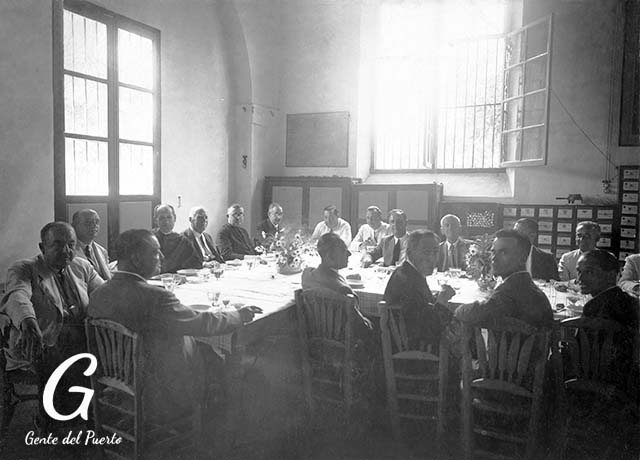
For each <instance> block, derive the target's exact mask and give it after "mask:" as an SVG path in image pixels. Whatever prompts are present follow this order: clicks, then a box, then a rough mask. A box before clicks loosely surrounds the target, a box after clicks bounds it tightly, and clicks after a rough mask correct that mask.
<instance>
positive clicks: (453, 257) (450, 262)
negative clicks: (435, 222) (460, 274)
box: [438, 214, 469, 272]
mask: <svg viewBox="0 0 640 460" xmlns="http://www.w3.org/2000/svg"><path fill="white" fill-rule="evenodd" d="M461 227H462V225H461V224H460V219H459V218H458V216H456V215H453V214H447V215H446V216H444V217H443V218H442V219H440V231H441V232H442V234H443V235H444V237H445V240H444V241H443V242H442V243H440V250H439V251H438V271H441V272H445V271H447V270H449V269H450V268H459V269H461V270H466V269H467V261H466V257H467V251H468V250H469V244H468V243H467V242H466V241H465V240H463V239H462V238H460V229H461Z"/></svg>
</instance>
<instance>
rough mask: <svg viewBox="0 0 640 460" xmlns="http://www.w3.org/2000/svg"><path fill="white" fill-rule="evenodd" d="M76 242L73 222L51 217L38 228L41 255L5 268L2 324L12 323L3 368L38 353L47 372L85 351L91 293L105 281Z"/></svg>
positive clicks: (23, 363) (23, 364) (24, 363)
mask: <svg viewBox="0 0 640 460" xmlns="http://www.w3.org/2000/svg"><path fill="white" fill-rule="evenodd" d="M75 246H76V234H75V232H74V230H73V227H71V225H69V224H67V223H66V222H50V223H48V224H47V225H45V226H44V227H43V228H42V230H41V231H40V244H39V247H40V251H41V254H39V255H37V256H35V257H33V258H31V259H23V260H19V261H17V262H15V263H14V264H13V265H11V267H10V268H9V271H8V274H7V284H6V287H5V294H4V297H3V298H2V302H1V303H0V323H2V322H4V323H5V325H6V324H7V323H8V324H9V326H10V328H9V337H8V345H9V346H8V348H7V349H5V354H6V358H7V370H16V369H24V370H29V369H32V364H33V362H34V360H35V359H37V358H40V357H41V356H42V357H43V364H44V369H43V371H44V372H45V374H49V373H50V372H52V371H53V370H54V369H55V368H56V367H57V366H58V365H59V364H60V363H61V362H62V361H64V360H65V359H67V358H69V357H70V356H73V355H75V354H77V353H81V352H83V351H84V350H85V337H84V327H83V323H82V321H83V320H84V318H85V316H86V310H87V305H88V304H89V294H91V293H92V292H93V291H94V290H95V289H96V288H97V287H98V286H100V285H101V284H102V283H103V282H104V280H103V279H102V278H100V275H98V273H97V272H96V271H95V269H94V268H93V266H92V265H91V264H90V263H89V262H88V261H87V260H86V259H83V258H80V257H74V254H75V253H74V249H75ZM72 383H74V382H72ZM75 384H78V382H77V381H76V382H75Z"/></svg>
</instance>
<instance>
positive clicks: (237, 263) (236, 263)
mask: <svg viewBox="0 0 640 460" xmlns="http://www.w3.org/2000/svg"><path fill="white" fill-rule="evenodd" d="M225 264H226V265H229V266H231V267H234V266H235V267H239V266H240V265H242V261H241V260H240V259H233V260H227V261H226V262H225Z"/></svg>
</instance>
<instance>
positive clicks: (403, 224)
mask: <svg viewBox="0 0 640 460" xmlns="http://www.w3.org/2000/svg"><path fill="white" fill-rule="evenodd" d="M389 229H390V230H391V235H389V236H385V237H384V238H382V240H380V243H378V246H376V248H375V249H374V250H373V251H371V252H369V253H367V254H365V255H364V257H363V258H362V265H363V266H364V267H365V268H366V267H368V266H369V265H371V264H372V263H373V262H375V261H376V260H378V259H379V258H380V257H382V264H383V265H384V266H385V267H389V266H394V265H397V264H399V263H402V262H404V261H405V259H406V256H407V242H408V241H409V234H408V233H407V215H406V214H405V213H404V211H403V210H402V209H392V210H391V211H389Z"/></svg>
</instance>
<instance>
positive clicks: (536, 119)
mask: <svg viewBox="0 0 640 460" xmlns="http://www.w3.org/2000/svg"><path fill="white" fill-rule="evenodd" d="M546 108H547V94H546V92H544V93H536V94H532V95H531V96H526V97H525V99H524V126H531V125H539V124H542V123H544V122H545V117H544V115H545V112H546V110H545V109H546Z"/></svg>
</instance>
